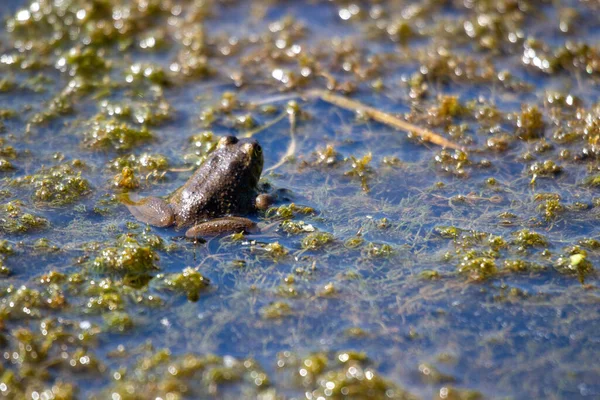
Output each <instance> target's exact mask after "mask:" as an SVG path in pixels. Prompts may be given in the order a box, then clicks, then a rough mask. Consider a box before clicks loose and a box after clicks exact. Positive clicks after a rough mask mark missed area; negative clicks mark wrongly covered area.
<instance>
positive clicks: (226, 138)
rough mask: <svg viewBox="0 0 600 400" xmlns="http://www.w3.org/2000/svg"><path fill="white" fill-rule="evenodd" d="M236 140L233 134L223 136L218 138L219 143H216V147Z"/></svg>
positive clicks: (233, 142)
mask: <svg viewBox="0 0 600 400" xmlns="http://www.w3.org/2000/svg"><path fill="white" fill-rule="evenodd" d="M237 142H238V138H236V137H235V136H224V137H222V138H221V139H219V143H218V144H217V147H225V146H227V145H230V144H235V143H237Z"/></svg>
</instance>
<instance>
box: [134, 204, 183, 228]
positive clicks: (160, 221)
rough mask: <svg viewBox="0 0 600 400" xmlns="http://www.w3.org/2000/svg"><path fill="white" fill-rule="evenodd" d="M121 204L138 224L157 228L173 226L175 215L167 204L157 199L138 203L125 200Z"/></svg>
mask: <svg viewBox="0 0 600 400" xmlns="http://www.w3.org/2000/svg"><path fill="white" fill-rule="evenodd" d="M123 203H124V204H125V206H126V207H127V208H128V209H129V212H131V214H132V215H133V216H134V217H135V219H137V220H138V221H140V222H144V223H146V224H150V225H154V226H158V227H159V228H162V227H165V226H170V225H173V223H174V222H175V213H174V212H173V209H172V208H171V206H170V205H169V203H167V202H166V201H164V200H163V199H159V198H158V197H146V198H143V199H141V200H140V201H131V200H129V199H127V200H126V201H123Z"/></svg>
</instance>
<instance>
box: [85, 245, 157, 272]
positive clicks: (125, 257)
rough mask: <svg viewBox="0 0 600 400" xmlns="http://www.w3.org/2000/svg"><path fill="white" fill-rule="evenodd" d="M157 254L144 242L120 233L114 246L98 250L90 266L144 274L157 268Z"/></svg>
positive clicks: (112, 270) (97, 268) (104, 270)
mask: <svg viewBox="0 0 600 400" xmlns="http://www.w3.org/2000/svg"><path fill="white" fill-rule="evenodd" d="M158 258H159V257H158V254H156V252H155V251H154V250H153V249H152V248H151V247H150V246H149V245H148V244H146V243H140V242H139V241H138V240H137V239H136V238H134V237H131V236H129V235H121V236H120V237H119V238H118V239H117V241H116V243H115V245H114V246H112V247H106V248H103V249H101V250H100V251H99V254H98V256H97V257H96V258H94V259H93V260H91V261H90V268H92V269H94V270H97V271H103V272H105V273H117V274H131V275H144V274H147V273H150V272H153V271H155V270H157V269H158V266H157V264H156V262H157V261H158Z"/></svg>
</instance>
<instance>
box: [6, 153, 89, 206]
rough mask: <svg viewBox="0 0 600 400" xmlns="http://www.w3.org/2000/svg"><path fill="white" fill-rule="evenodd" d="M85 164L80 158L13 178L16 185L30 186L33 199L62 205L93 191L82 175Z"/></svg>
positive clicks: (12, 182) (50, 204) (12, 183)
mask: <svg viewBox="0 0 600 400" xmlns="http://www.w3.org/2000/svg"><path fill="white" fill-rule="evenodd" d="M84 169H85V164H83V163H82V162H81V161H79V160H75V161H72V162H71V163H64V164H60V165H57V166H54V167H50V168H41V169H40V170H39V171H37V173H36V174H34V175H25V176H22V177H19V178H16V179H13V180H12V181H11V182H10V184H11V185H14V186H26V185H27V186H30V187H31V188H32V189H33V193H32V200H33V201H35V202H39V203H43V204H47V205H49V206H53V207H62V206H65V205H68V204H71V203H74V202H76V201H79V200H80V199H81V198H82V197H84V196H86V195H88V194H89V193H90V192H91V191H92V187H91V185H90V183H89V181H88V180H87V179H86V178H84V177H83V176H82V170H84Z"/></svg>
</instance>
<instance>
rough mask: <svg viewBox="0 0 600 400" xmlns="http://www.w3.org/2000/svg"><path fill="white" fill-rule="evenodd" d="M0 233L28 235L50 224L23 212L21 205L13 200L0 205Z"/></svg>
mask: <svg viewBox="0 0 600 400" xmlns="http://www.w3.org/2000/svg"><path fill="white" fill-rule="evenodd" d="M0 216H1V219H0V231H3V232H6V233H13V234H14V233H29V232H36V231H41V230H44V229H47V228H48V227H49V226H50V222H49V221H48V220H47V219H46V218H43V217H40V216H37V215H34V214H31V213H29V212H26V211H25V210H23V203H22V202H20V201H18V200H15V201H11V202H9V203H5V204H2V205H0Z"/></svg>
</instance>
